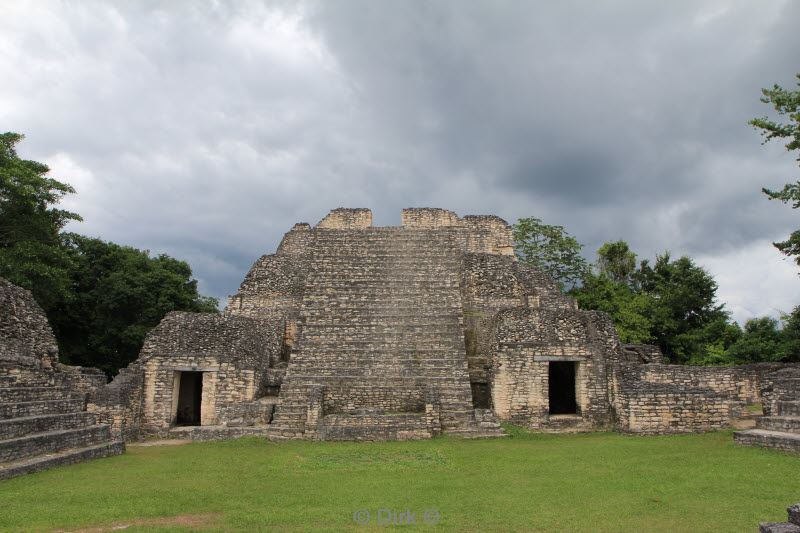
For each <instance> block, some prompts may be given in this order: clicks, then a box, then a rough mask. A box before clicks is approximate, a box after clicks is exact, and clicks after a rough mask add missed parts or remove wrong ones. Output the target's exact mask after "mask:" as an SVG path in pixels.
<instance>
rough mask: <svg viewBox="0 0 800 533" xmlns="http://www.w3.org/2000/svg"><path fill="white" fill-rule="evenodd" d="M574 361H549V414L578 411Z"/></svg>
mask: <svg viewBox="0 0 800 533" xmlns="http://www.w3.org/2000/svg"><path fill="white" fill-rule="evenodd" d="M576 366H577V363H575V362H574V361H550V368H549V370H548V377H549V396H550V414H551V415H574V414H577V413H578V403H577V401H576V399H575V367H576Z"/></svg>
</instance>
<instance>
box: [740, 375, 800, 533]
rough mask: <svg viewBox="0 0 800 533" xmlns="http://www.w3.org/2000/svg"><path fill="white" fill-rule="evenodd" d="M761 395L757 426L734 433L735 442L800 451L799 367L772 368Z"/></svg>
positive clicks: (799, 516)
mask: <svg viewBox="0 0 800 533" xmlns="http://www.w3.org/2000/svg"><path fill="white" fill-rule="evenodd" d="M761 398H762V400H763V405H764V416H762V417H759V418H758V419H757V420H756V428H755V429H750V430H747V431H737V432H736V433H734V434H733V439H734V442H736V443H737V444H744V445H750V446H763V447H766V448H775V449H778V450H783V451H787V452H795V453H796V452H800V368H798V367H796V366H791V367H786V368H780V369H777V370H775V371H774V372H772V373H771V374H770V375H769V379H768V380H765V383H764V385H763V387H762V390H761ZM798 518H800V515H798ZM798 526H800V524H798Z"/></svg>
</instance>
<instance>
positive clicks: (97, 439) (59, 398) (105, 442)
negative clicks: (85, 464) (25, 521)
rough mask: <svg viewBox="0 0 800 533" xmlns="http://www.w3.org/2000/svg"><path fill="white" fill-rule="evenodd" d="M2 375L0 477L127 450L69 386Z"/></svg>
mask: <svg viewBox="0 0 800 533" xmlns="http://www.w3.org/2000/svg"><path fill="white" fill-rule="evenodd" d="M3 377H5V378H7V379H3V380H0V400H1V402H0V479H7V478H10V477H14V476H18V475H22V474H28V473H31V472H38V471H40V470H45V469H47V468H51V467H54V466H60V465H68V464H72V463H77V462H81V461H85V460H87V459H96V458H100V457H107V456H110V455H118V454H120V453H123V452H124V451H125V445H124V444H123V443H122V442H121V441H117V440H114V439H113V438H112V437H111V429H110V427H109V426H108V425H105V424H98V423H97V421H96V419H95V416H94V415H93V414H91V413H87V412H86V411H85V406H84V400H83V399H81V398H80V394H79V393H78V392H77V391H75V390H72V389H69V388H67V387H56V386H51V387H47V386H40V385H37V386H28V385H26V384H18V382H17V379H16V378H13V379H8V378H9V376H3Z"/></svg>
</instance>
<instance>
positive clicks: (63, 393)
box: [0, 387, 77, 403]
mask: <svg viewBox="0 0 800 533" xmlns="http://www.w3.org/2000/svg"><path fill="white" fill-rule="evenodd" d="M66 399H77V398H76V394H75V393H74V392H73V391H72V390H71V389H68V388H66V387H3V388H0V403H13V402H35V401H40V400H66Z"/></svg>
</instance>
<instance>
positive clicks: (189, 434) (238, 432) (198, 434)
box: [169, 424, 272, 441]
mask: <svg viewBox="0 0 800 533" xmlns="http://www.w3.org/2000/svg"><path fill="white" fill-rule="evenodd" d="M271 432H272V424H269V425H266V426H233V427H229V426H178V427H174V428H171V429H170V430H169V437H170V438H173V439H186V440H194V441H211V440H227V439H236V438H239V437H248V436H256V437H268V436H269V435H270V433H271Z"/></svg>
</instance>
